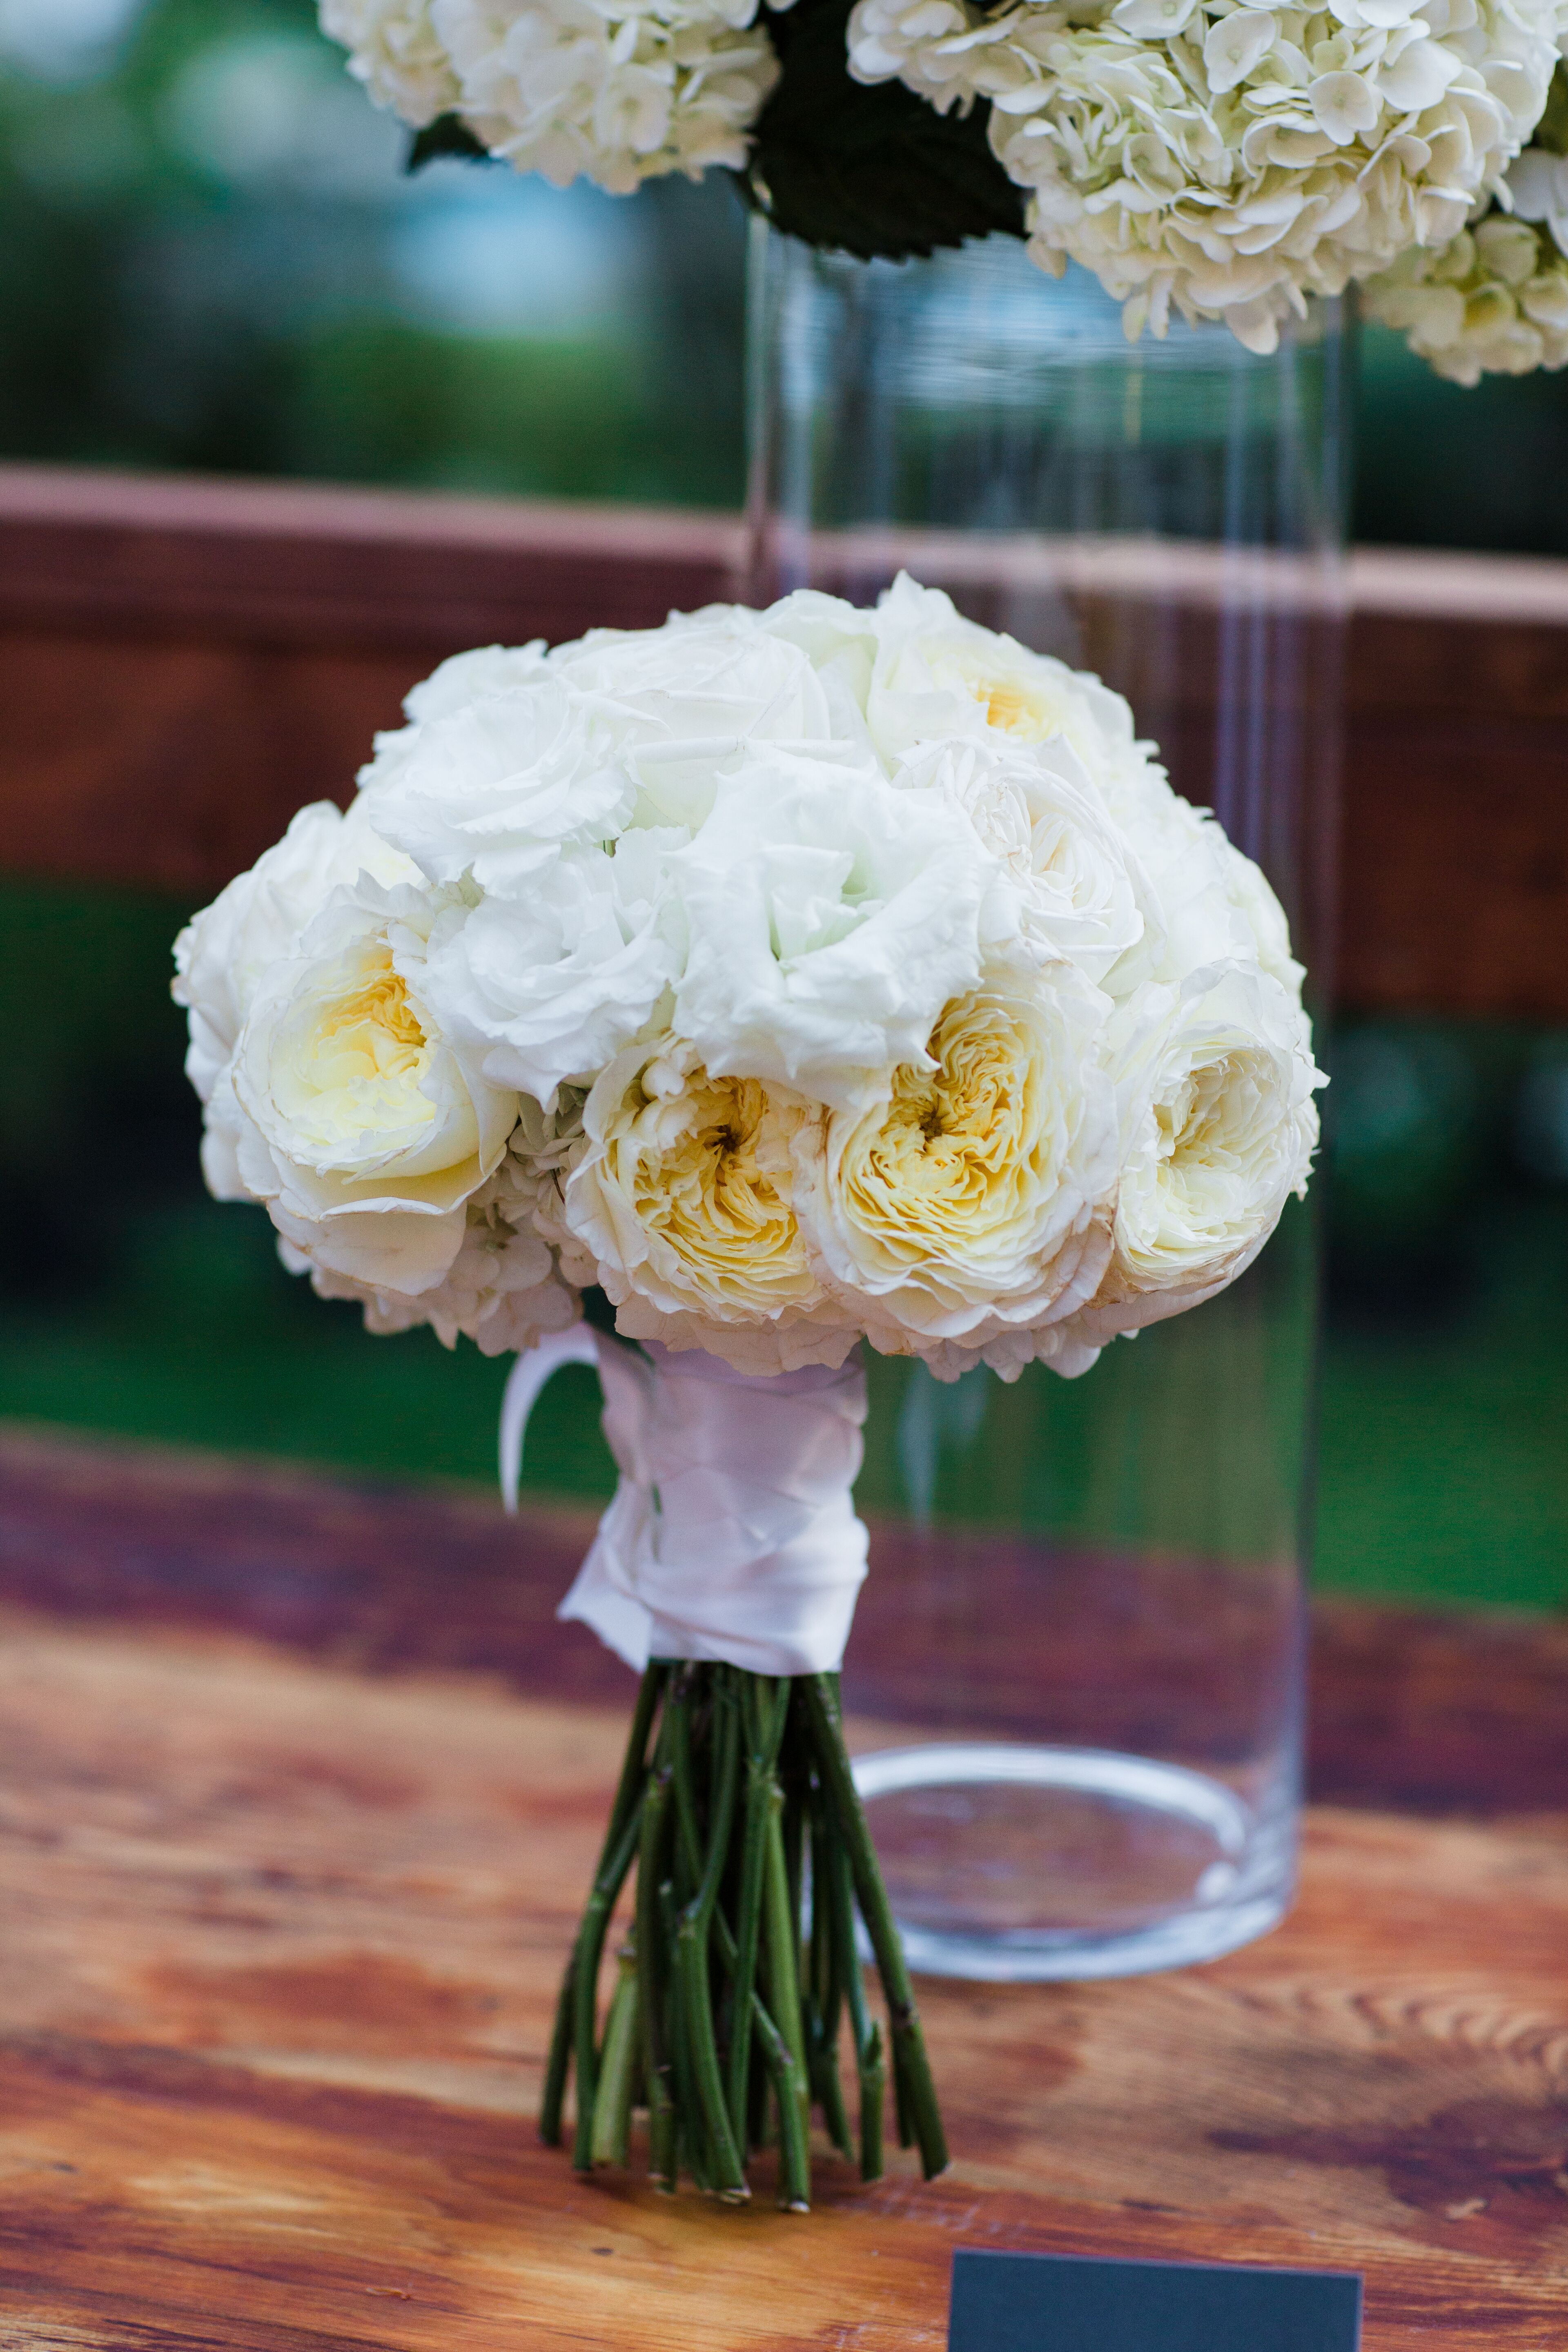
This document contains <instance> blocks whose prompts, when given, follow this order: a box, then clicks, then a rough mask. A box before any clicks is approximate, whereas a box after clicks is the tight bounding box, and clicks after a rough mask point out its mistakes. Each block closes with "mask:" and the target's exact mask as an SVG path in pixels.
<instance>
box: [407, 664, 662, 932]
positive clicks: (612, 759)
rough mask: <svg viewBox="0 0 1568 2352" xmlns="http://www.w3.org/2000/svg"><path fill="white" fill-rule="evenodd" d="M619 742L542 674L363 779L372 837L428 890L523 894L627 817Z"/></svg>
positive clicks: (586, 701)
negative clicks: (568, 854) (440, 886)
mask: <svg viewBox="0 0 1568 2352" xmlns="http://www.w3.org/2000/svg"><path fill="white" fill-rule="evenodd" d="M622 731H623V730H621V729H620V728H619V726H618V725H617V724H616V719H615V715H614V714H613V713H612V712H610V711H608V710H606V709H604V708H603V707H602V706H601V705H600V704H599V703H598V702H596V701H595V698H592V697H589V696H584V695H580V694H577V693H574V691H573V690H572V689H571V688H569V687H566V686H564V685H563V684H562V683H561V682H560V681H559V680H558V679H555V678H552V677H549V676H548V675H541V676H540V677H537V678H536V679H534V680H533V681H532V682H531V683H526V684H523V685H521V686H517V687H513V688H510V690H508V691H506V692H502V693H500V694H489V695H487V696H485V697H484V698H482V699H480V700H479V701H477V702H472V703H466V704H462V705H460V706H459V707H458V709H452V710H447V711H446V712H445V713H444V714H443V715H442V716H441V717H439V718H436V719H430V720H428V721H427V722H426V723H424V724H423V725H421V726H420V727H419V728H418V730H417V731H416V735H415V738H414V740H413V741H412V742H409V743H407V744H406V745H405V746H404V747H403V748H402V749H401V750H400V751H399V752H398V754H397V756H396V761H395V765H394V766H393V767H392V769H391V772H386V771H385V770H383V772H382V773H381V775H380V776H379V777H378V776H376V775H374V773H373V774H372V775H370V776H369V777H367V779H366V783H365V792H366V798H367V800H368V802H369V803H370V807H371V813H372V815H373V817H374V823H375V825H376V829H377V831H378V832H380V833H381V834H383V835H384V836H385V838H386V839H387V840H388V841H391V842H394V843H395V844H396V845H397V846H398V848H400V849H402V850H404V851H405V852H406V854H407V855H408V856H410V857H412V858H413V859H414V860H415V861H416V864H417V865H418V866H419V867H420V869H421V871H422V872H423V873H424V874H425V875H426V876H427V877H428V878H429V879H430V880H431V881H432V882H448V883H451V882H461V881H463V880H464V879H465V878H466V877H470V876H471V877H472V878H473V880H474V882H475V883H477V884H478V886H479V888H481V889H483V890H496V891H507V890H514V891H515V890H519V889H523V888H526V887H532V886H534V885H535V884H536V883H537V881H538V879H539V877H542V876H543V875H544V874H545V873H546V871H547V870H548V869H549V868H550V867H552V866H554V864H555V863H556V861H557V859H558V858H559V857H560V856H561V854H562V852H563V850H565V849H568V848H586V847H588V846H589V845H592V844H593V843H595V842H600V841H605V840H608V839H611V838H612V837H613V836H614V835H616V833H618V832H619V831H620V829H621V827H622V825H623V824H625V823H626V819H627V817H628V816H629V815H630V814H631V810H632V805H633V803H634V801H635V799H636V797H637V788H636V785H635V783H634V782H633V780H632V778H631V776H630V775H629V774H628V773H627V771H626V765H625V762H624V761H623V760H622V758H621V756H620V739H621V735H622Z"/></svg>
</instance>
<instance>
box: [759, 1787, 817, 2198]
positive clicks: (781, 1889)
mask: <svg viewBox="0 0 1568 2352" xmlns="http://www.w3.org/2000/svg"><path fill="white" fill-rule="evenodd" d="M783 1822H784V1793H783V1791H782V1790H781V1789H780V1788H779V1786H778V1784H777V1782H776V1781H775V1782H774V1783H773V1786H772V1787H771V1788H770V1790H768V1810H767V1830H766V1836H767V1846H766V1856H767V1867H766V1870H765V1872H764V1874H763V1956H764V1959H765V1962H766V1971H767V1984H768V2007H769V2009H770V2010H771V2011H772V2012H773V2022H774V2024H775V2025H776V2027H777V2029H778V2032H779V2034H780V2036H781V2037H782V2039H783V2041H784V2047H785V2048H786V2049H787V2050H788V2052H789V2058H790V2066H791V2070H792V2074H793V2080H792V2082H791V2084H790V2103H789V2105H788V2107H787V2108H786V2106H785V2105H784V2097H783V2093H782V2092H781V2093H780V2102H781V2104H780V2109H779V2139H780V2144H781V2147H782V2148H783V2150H784V2158H785V2162H784V2171H783V2172H782V2173H781V2175H780V2197H781V2199H782V2200H784V2202H786V2203H788V2202H791V2201H793V2194H794V2189H793V2182H792V2181H791V2179H790V2177H789V2163H788V2152H789V2149H790V2147H791V2133H792V2120H793V2121H794V2122H797V2123H798V2127H799V2134H800V2138H801V2140H802V2142H803V2143H804V2142H805V2140H806V2138H807V2135H808V2133H809V2131H810V2126H811V2090H810V2080H811V2078H810V2075H809V2074H808V2073H807V2071H806V2055H805V2021H804V2019H803V2017H802V2015H801V2001H800V1980H799V1978H798V1976H797V1974H796V1960H795V1953H796V1937H797V1935H798V1932H799V1931H798V1924H797V1922H798V1914H797V1915H796V1917H795V1918H792V1917H791V1916H790V1886H789V1866H788V1864H787V1862H786V1861H785V1858H784V1828H783ZM786 2187H789V2188H790V2189H791V2196H790V2197H789V2198H784V2189H785V2188H786Z"/></svg>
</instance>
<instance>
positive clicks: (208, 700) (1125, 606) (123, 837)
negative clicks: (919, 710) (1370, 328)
mask: <svg viewBox="0 0 1568 2352" xmlns="http://www.w3.org/2000/svg"><path fill="white" fill-rule="evenodd" d="M1068 552H1069V553H1070V552H1071V551H1068ZM1204 552H1205V551H1198V555H1197V556H1194V557H1193V558H1192V561H1191V562H1188V563H1187V564H1186V566H1185V569H1183V568H1182V566H1180V565H1178V566H1177V567H1176V571H1175V572H1173V575H1172V580H1171V583H1168V584H1169V585H1170V588H1171V593H1172V594H1173V595H1174V596H1176V598H1177V601H1178V603H1182V605H1183V610H1184V611H1187V610H1188V608H1189V607H1190V614H1191V616H1201V615H1202V614H1203V613H1204V612H1205V609H1206V607H1207V606H1208V605H1209V604H1212V602H1213V583H1212V582H1210V581H1209V578H1208V573H1209V572H1211V571H1213V569H1214V566H1213V564H1212V563H1210V564H1209V565H1208V567H1207V570H1205V563H1204V562H1203V561H1201V560H1200V558H1201V557H1202V556H1203V554H1204ZM1062 560H1063V562H1067V555H1066V554H1064V556H1063V558H1062ZM1108 561H1109V558H1108V557H1107V555H1106V552H1105V551H1104V550H1103V549H1101V550H1100V551H1098V553H1096V551H1089V552H1088V553H1087V554H1086V553H1085V551H1083V550H1081V549H1079V551H1077V552H1076V554H1073V556H1072V564H1069V566H1068V569H1069V571H1072V567H1073V565H1076V566H1077V570H1076V572H1073V576H1074V577H1075V578H1077V577H1079V574H1081V580H1080V586H1081V588H1082V593H1083V594H1084V596H1085V597H1086V598H1088V600H1089V602H1088V604H1086V607H1085V610H1086V615H1087V618H1086V623H1085V629H1086V641H1087V642H1089V643H1090V644H1091V646H1092V644H1093V643H1095V642H1098V637H1099V636H1100V635H1103V634H1104V627H1105V625H1106V622H1107V616H1109V618H1110V620H1111V621H1115V620H1116V618H1117V616H1118V615H1120V623H1119V625H1120V626H1121V629H1122V630H1123V631H1124V632H1125V631H1126V630H1128V629H1131V630H1133V631H1134V633H1135V632H1136V630H1137V628H1138V626H1139V625H1140V623H1139V615H1140V613H1141V611H1142V607H1141V605H1140V604H1139V603H1138V600H1137V598H1136V596H1135V594H1134V593H1133V590H1132V586H1131V584H1130V583H1129V582H1127V581H1125V580H1121V579H1120V575H1118V576H1117V578H1115V579H1113V578H1112V577H1111V574H1110V572H1108V571H1107V562H1108ZM740 562H741V537H740V531H739V526H738V525H737V523H736V522H735V520H733V519H732V518H730V517H726V516H700V515H678V514H670V513H656V512H653V511H651V510H650V511H647V512H644V511H641V510H637V509H594V508H568V507H562V506H548V505H533V504H529V503H527V502H523V501H512V502H507V501H487V500H479V499H445V498H440V497H436V496H423V497H422V496H419V495H416V494H410V493H394V492H382V491H364V490H343V489H333V488H323V487H320V486H311V485H303V484H278V483H238V482H205V481H201V480H195V479H187V478H178V479H174V480H165V479H162V478H160V479H140V478H128V477H121V476H116V475H112V474H79V473H70V472H66V471H56V470H53V469H49V468H46V467H10V468H0V694H3V695H4V698H5V708H6V710H7V712H8V714H9V724H8V727H7V730H6V737H5V743H4V746H0V870H8V871H11V872H14V873H26V874H31V875H37V876H41V877H42V876H54V877H68V878H72V879H77V880H86V881H101V882H111V883H114V882H118V883H130V884H133V885H135V886H137V887H154V888H160V889H163V890H167V891H171V892H173V893H175V894H177V895H179V896H182V897H184V898H188V899H190V900H192V901H196V900H199V899H201V898H205V897H206V896H209V895H210V894H211V893H212V892H214V891H215V890H216V889H217V888H218V887H221V885H222V883H223V882H224V881H225V880H226V879H227V877H229V875H230V874H232V873H233V872H235V871H236V870H237V868H238V867H240V866H244V865H246V864H247V863H249V861H250V860H251V859H252V858H253V857H254V856H257V855H258V853H259V851H260V850H261V849H262V848H263V847H265V846H266V845H267V843H268V842H269V841H271V840H273V839H275V838H276V836H277V835H278V834H279V832H280V831H281V829H282V827H283V825H284V824H285V823H286V822H287V820H288V818H289V815H290V814H292V812H293V810H294V809H295V808H296V807H298V806H299V805H300V803H302V802H303V801H306V800H309V799H313V798H320V797H322V796H335V797H337V798H339V799H342V798H345V797H346V796H347V794H348V793H349V792H350V791H351V790H352V784H353V773H354V771H355V769H356V768H357V767H358V765H359V764H360V762H361V761H362V760H363V758H364V757H365V755H366V753H367V751H368V749H369V745H370V740H371V737H372V735H373V734H374V731H375V730H376V729H377V728H379V727H385V726H392V725H395V724H396V723H397V719H398V705H399V701H400V698H401V696H402V694H403V692H404V691H405V689H406V688H407V686H408V685H410V684H411V683H412V682H413V680H414V679H415V678H416V677H419V676H421V675H423V674H424V673H425V672H426V670H428V669H429V668H430V667H433V666H434V664H435V663H436V662H437V661H438V660H440V659H441V658H442V657H443V656H445V655H447V654H448V653H451V652H453V651H456V650H457V649H458V648H459V647H461V646H466V645H475V644H485V643H489V642H494V641H498V640H499V641H504V642H512V643H515V642H520V641H522V640H525V639H526V638H528V637H530V636H531V635H547V636H551V637H556V638H559V637H563V636H571V635H575V634H577V633H579V632H580V631H582V630H583V629H584V628H586V627H589V626H591V625H595V624H601V623H603V624H610V625H623V626H646V625H653V624H655V623H657V622H658V621H659V620H661V619H662V618H663V616H664V614H665V613H666V612H667V611H668V609H669V608H670V607H671V606H679V607H682V608H689V607H691V606H693V605H697V604H702V603H704V602H707V601H710V600H711V599H712V598H715V597H722V596H730V595H733V594H735V593H738V589H737V582H738V579H739V567H740ZM1189 572H1190V573H1191V575H1192V576H1191V577H1190V578H1189V577H1188V576H1187V574H1188V573H1189ZM1178 575H1179V576H1178ZM1119 581H1120V584H1118V582H1119ZM1350 583H1351V602H1352V621H1351V629H1350V637H1349V667H1348V677H1347V708H1348V737H1347V744H1346V759H1345V793H1344V822H1343V828H1342V858H1341V873H1342V926H1341V931H1342V938H1341V952H1340V987H1339V993H1340V996H1341V999H1342V1002H1344V1003H1347V1004H1352V1005H1356V1006H1360V1007H1364V1008H1369V1009H1382V1010H1408V1011H1425V1012H1433V1013H1461V1014H1464V1013H1473V1014H1478V1015H1490V1016H1494V1017H1497V1016H1506V1017H1521V1018H1541V1019H1548V1020H1562V1019H1564V1018H1568V959H1564V957H1563V954H1562V951H1561V941H1562V940H1563V936H1564V935H1565V934H1568V849H1565V847H1564V837H1563V823H1562V809H1563V800H1564V794H1565V793H1568V730H1565V728H1564V725H1563V720H1564V716H1565V713H1568V565H1561V564H1552V563H1548V562H1538V561H1533V560H1528V559H1518V560H1515V559H1511V558H1479V557H1468V556H1447V555H1432V554H1428V553H1424V552H1415V553H1413V552H1401V551H1395V550H1360V551H1356V553H1355V555H1354V556H1353V558H1352V564H1351V570H1350ZM1113 592H1114V593H1113ZM1097 598H1098V600H1099V601H1098V604H1097V603H1096V602H1095V600H1096V599H1097ZM1183 600H1185V601H1184V603H1183ZM1097 614H1098V615H1099V618H1098V619H1097V618H1096V615H1097ZM1199 633H1200V634H1201V628H1200V632H1199ZM1189 650H1190V649H1189ZM1184 666H1185V667H1186V668H1187V669H1188V670H1189V671H1190V673H1191V674H1192V675H1193V676H1194V677H1198V676H1202V675H1205V674H1206V672H1205V667H1204V665H1203V664H1202V663H1198V664H1197V665H1196V666H1195V667H1194V665H1193V663H1192V662H1191V661H1190V660H1189V661H1187V662H1186V663H1185V665H1184ZM1209 667H1212V665H1209ZM1189 716H1190V718H1191V722H1192V725H1193V727H1194V728H1195V729H1196V734H1195V735H1194V740H1197V739H1198V738H1199V737H1201V735H1202V732H1203V725H1202V721H1203V713H1202V712H1201V711H1198V710H1196V709H1194V712H1193V713H1192V714H1189ZM1177 727H1178V734H1179V735H1182V736H1184V735H1185V733H1186V732H1187V731H1189V730H1188V717H1187V716H1183V715H1181V714H1178V720H1177ZM1173 750H1174V751H1175V752H1176V753H1177V755H1178V757H1180V756H1181V754H1182V751H1183V745H1182V742H1181V741H1177V742H1175V743H1173ZM1200 764H1201V762H1200Z"/></svg>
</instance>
